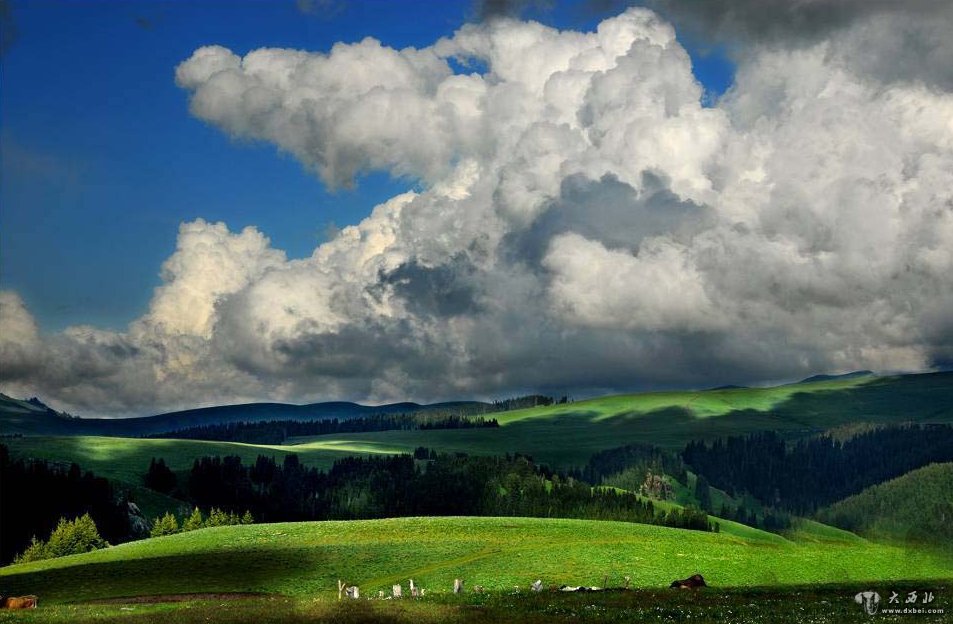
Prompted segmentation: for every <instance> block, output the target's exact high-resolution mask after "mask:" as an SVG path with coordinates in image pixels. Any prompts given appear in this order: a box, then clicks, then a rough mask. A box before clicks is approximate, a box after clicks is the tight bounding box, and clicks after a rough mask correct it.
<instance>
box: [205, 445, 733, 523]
mask: <svg viewBox="0 0 953 624" xmlns="http://www.w3.org/2000/svg"><path fill="white" fill-rule="evenodd" d="M415 457H417V458H427V459H423V460H421V459H415ZM415 457H411V456H408V455H399V456H393V457H368V458H361V457H351V458H345V459H341V460H338V461H337V462H335V463H334V466H333V467H332V468H331V469H330V470H329V471H328V472H323V471H319V470H316V469H314V468H308V467H306V466H303V465H302V464H301V463H300V462H299V460H298V457H297V456H296V455H288V456H287V457H286V458H285V459H284V461H283V462H282V463H276V462H275V461H274V459H273V458H271V457H265V456H259V457H258V459H257V461H256V462H255V464H254V465H251V466H245V465H243V464H242V462H241V459H240V458H238V457H206V458H203V459H201V460H198V461H196V462H195V464H194V466H193V467H192V470H191V472H190V474H189V477H188V484H187V496H188V498H189V500H190V501H191V502H192V503H193V504H196V505H198V506H200V507H202V508H209V507H218V508H221V509H224V510H228V511H235V512H239V513H240V511H243V510H246V509H248V510H250V511H251V513H252V514H253V515H254V517H255V519H256V520H259V521H263V522H277V521H290V520H325V519H337V520H346V519H360V518H384V517H397V516H447V515H450V516H460V515H472V516H536V517H560V518H587V519H600V520H622V521H628V522H642V523H651V524H663V525H667V526H674V527H681V528H689V529H697V530H705V531H707V530H713V529H714V527H713V526H711V525H710V524H709V521H708V516H707V514H705V513H704V512H702V511H699V510H691V509H686V510H680V511H675V512H670V513H664V512H661V511H657V510H656V509H655V508H654V506H653V505H652V503H651V502H649V501H644V500H642V499H640V498H639V497H638V496H636V495H634V494H630V493H624V492H617V491H615V490H612V489H604V488H592V487H591V486H590V485H589V484H587V483H585V482H582V481H578V480H576V479H573V478H571V477H566V476H564V475H559V474H554V473H552V472H551V471H549V470H547V469H545V468H544V467H540V466H537V465H536V464H534V463H533V461H532V460H531V459H529V458H526V457H522V456H515V457H514V456H506V457H471V456H467V455H463V454H454V455H448V454H439V455H438V454H435V453H430V452H429V451H427V450H426V449H418V451H417V453H415Z"/></svg>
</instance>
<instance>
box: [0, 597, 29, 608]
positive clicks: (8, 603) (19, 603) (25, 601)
mask: <svg viewBox="0 0 953 624" xmlns="http://www.w3.org/2000/svg"><path fill="white" fill-rule="evenodd" d="M36 601H37V598H36V596H10V597H9V598H4V599H3V601H2V604H0V606H2V608H4V609H36Z"/></svg>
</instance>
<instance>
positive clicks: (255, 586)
mask: <svg viewBox="0 0 953 624" xmlns="http://www.w3.org/2000/svg"><path fill="white" fill-rule="evenodd" d="M758 533H759V532H752V533H751V534H750V535H749V536H748V537H747V538H744V537H739V536H737V535H732V534H729V533H720V534H715V533H704V532H697V531H686V530H679V529H669V528H664V527H657V526H647V525H634V524H628V523H620V522H600V521H583V520H553V519H534V518H402V519H392V520H373V521H349V522H308V523H287V524H266V525H250V526H239V527H219V528H214V529H203V530H200V531H194V532H190V533H184V534H178V535H173V536H169V537H163V538H157V539H150V540H144V541H140V542H131V543H128V544H123V545H120V546H116V547H112V548H109V549H106V550H101V551H96V552H92V553H87V554H85V555H75V556H71V557H64V558H62V559H54V560H48V561H40V562H34V563H29V564H21V565H14V566H9V567H6V568H2V569H0V586H2V588H3V591H4V592H5V593H10V594H20V593H30V592H41V593H42V594H43V595H44V601H45V602H46V603H47V604H48V603H50V602H54V603H56V602H65V601H81V600H91V599H101V598H109V597H120V596H134V595H158V594H175V593H194V592H267V593H282V594H287V595H299V596H316V595H324V596H331V595H334V594H336V582H337V580H338V579H344V580H346V581H348V582H350V583H355V584H358V585H360V587H361V590H362V592H363V593H365V594H371V593H376V592H377V590H378V589H384V590H389V589H390V586H391V584H392V583H396V582H402V583H404V584H405V585H406V584H407V579H410V578H413V579H414V580H415V581H416V582H417V583H418V584H419V585H421V586H423V587H425V588H430V590H431V591H433V590H438V591H448V590H449V589H450V587H451V586H452V582H453V579H454V578H457V577H459V578H463V579H465V580H466V581H467V583H468V585H469V586H471V587H472V586H473V585H476V584H481V585H483V586H484V587H486V588H487V589H496V590H507V589H510V588H512V587H513V586H514V585H520V586H522V587H523V589H524V591H525V590H526V586H527V585H528V584H529V583H530V582H532V581H533V580H535V579H537V578H539V579H542V580H543V581H544V582H545V583H546V584H556V585H560V584H570V585H601V584H602V579H603V577H604V576H605V575H608V576H609V578H610V584H614V585H619V584H621V579H622V576H623V575H629V576H631V577H632V580H633V584H634V585H635V586H638V587H666V586H667V585H668V583H670V582H671V580H672V579H673V578H682V577H685V576H688V575H690V574H693V573H695V572H700V573H702V574H704V575H705V578H706V579H708V581H709V582H710V583H711V584H712V585H713V586H715V587H730V586H752V585H768V584H770V585H790V584H799V583H824V582H847V581H859V580H864V581H875V580H894V579H924V580H926V579H940V578H947V579H948V578H953V561H951V560H950V559H948V558H941V557H939V556H938V555H936V554H933V553H931V552H929V551H926V550H915V549H911V548H903V547H896V546H885V545H880V544H873V543H870V542H866V541H861V542H858V541H856V540H853V541H838V540H825V541H823V542H815V541H806V540H805V541H798V542H792V541H786V540H782V539H779V538H777V536H771V535H759V534H758Z"/></svg>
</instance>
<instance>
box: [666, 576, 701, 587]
mask: <svg viewBox="0 0 953 624" xmlns="http://www.w3.org/2000/svg"><path fill="white" fill-rule="evenodd" d="M669 587H675V588H678V589H698V588H699V587H708V585H707V584H706V583H705V579H704V577H702V575H701V574H695V575H692V576H690V577H688V578H687V579H682V580H681V581H672V584H671V585H669Z"/></svg>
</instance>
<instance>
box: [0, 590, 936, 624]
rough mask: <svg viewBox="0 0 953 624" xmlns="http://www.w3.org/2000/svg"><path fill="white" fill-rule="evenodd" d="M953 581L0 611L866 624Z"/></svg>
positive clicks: (256, 618) (271, 622)
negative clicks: (869, 602)
mask: <svg viewBox="0 0 953 624" xmlns="http://www.w3.org/2000/svg"><path fill="white" fill-rule="evenodd" d="M926 589H929V591H931V592H933V594H934V596H935V598H936V599H935V602H933V603H931V604H930V605H929V606H930V607H933V608H935V609H937V610H940V609H942V610H944V612H945V613H934V614H919V615H916V616H910V615H885V614H883V613H880V614H878V615H877V616H876V618H872V617H871V616H869V615H867V614H866V613H865V612H864V611H863V609H862V608H861V607H860V606H859V605H858V604H857V603H856V602H855V601H854V596H855V595H856V594H857V593H858V592H862V591H869V590H877V591H879V592H880V595H881V596H884V597H885V598H884V599H886V597H887V596H889V595H890V592H894V591H896V592H898V593H899V594H900V595H902V596H906V595H907V592H910V591H917V592H920V593H921V594H922V592H923V591H925V590H926ZM951 589H953V587H951V585H950V584H949V582H948V581H944V582H931V583H930V584H929V585H926V586H925V585H924V584H923V583H922V582H921V583H916V582H909V581H908V582H893V581H892V582H890V583H889V584H886V583H880V584H875V585H873V586H871V584H869V583H838V584H834V585H821V586H817V585H811V586H786V587H779V588H773V587H756V588H708V589H704V590H701V591H698V592H686V591H678V590H673V589H634V590H628V591H611V592H603V593H598V594H592V593H564V592H550V591H546V592H543V593H540V594H529V593H526V592H520V593H518V594H516V593H512V592H488V593H482V594H474V593H464V594H460V595H452V594H436V595H435V594H428V595H427V596H426V597H425V598H422V599H417V600H412V599H405V600H344V601H340V602H339V601H337V600H328V599H326V598H307V597H300V596H280V595H264V596H248V595H222V594H220V595H194V594H193V595H190V596H178V597H167V598H165V599H162V600H161V601H159V602H152V603H149V602H143V601H141V600H117V601H107V602H101V603H93V604H90V603H85V604H54V605H52V606H50V605H45V604H42V603H41V606H40V608H38V609H36V610H31V611H28V612H3V611H0V622H50V623H56V624H59V623H69V624H77V623H81V624H86V623H89V624H92V623H96V624H102V623H104V622H130V621H132V622H137V623H140V624H153V623H154V624H168V623H169V622H175V623H176V624H210V623H216V624H217V623H219V622H222V623H225V622H228V623H232V624H234V623H236V622H248V623H249V624H278V623H280V624H306V623H308V624H312V623H318V622H322V623H324V622H333V623H335V624H368V623H371V622H374V623H380V622H386V623H388V624H437V623H440V624H498V623H500V622H519V623H521V624H553V623H555V622H558V623H567V624H569V623H572V624H576V623H578V622H600V623H605V622H612V623H619V624H622V623H625V624H632V623H633V622H641V623H651V624H662V623H666V624H670V623H671V622H693V623H695V624H716V623H717V624H723V623H725V622H744V623H745V624H853V623H856V624H869V623H870V622H871V621H873V620H874V619H876V621H878V622H909V621H916V622H919V623H923V624H944V623H946V622H949V617H948V615H946V614H948V613H949V612H950V608H951V605H953V600H951V599H950V592H951Z"/></svg>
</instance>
